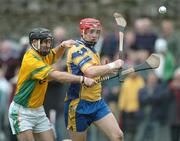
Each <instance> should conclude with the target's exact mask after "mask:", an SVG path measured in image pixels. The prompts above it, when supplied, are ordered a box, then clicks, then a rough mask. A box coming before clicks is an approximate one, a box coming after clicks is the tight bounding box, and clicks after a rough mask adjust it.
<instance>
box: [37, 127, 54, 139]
mask: <svg viewBox="0 0 180 141" xmlns="http://www.w3.org/2000/svg"><path fill="white" fill-rule="evenodd" d="M34 137H35V140H36V141H55V137H54V132H53V130H52V129H50V130H48V131H44V132H41V133H35V134H34Z"/></svg>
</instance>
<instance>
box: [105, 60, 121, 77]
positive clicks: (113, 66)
mask: <svg viewBox="0 0 180 141" xmlns="http://www.w3.org/2000/svg"><path fill="white" fill-rule="evenodd" d="M107 65H108V67H109V69H110V70H111V73H112V74H116V73H117V72H118V71H119V69H120V68H122V66H123V65H124V61H123V60H121V59H118V60H116V61H113V62H111V63H109V64H107Z"/></svg>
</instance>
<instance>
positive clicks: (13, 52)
mask: <svg viewBox="0 0 180 141" xmlns="http://www.w3.org/2000/svg"><path fill="white" fill-rule="evenodd" d="M19 52H20V49H19V45H18V44H17V43H16V42H14V41H11V40H4V41H2V43H1V46H0V65H2V66H5V67H6V69H7V70H6V73H5V77H6V78H7V80H10V79H11V78H12V77H13V76H14V73H15V70H16V67H17V66H18V63H19V62H18V57H19Z"/></svg>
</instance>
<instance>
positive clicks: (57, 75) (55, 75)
mask: <svg viewBox="0 0 180 141" xmlns="http://www.w3.org/2000/svg"><path fill="white" fill-rule="evenodd" d="M49 77H50V78H51V79H53V80H56V81H58V82H60V83H61V82H63V83H81V81H82V80H81V79H82V78H81V77H80V76H76V75H72V74H70V73H67V72H59V71H52V72H51V73H50V74H49Z"/></svg>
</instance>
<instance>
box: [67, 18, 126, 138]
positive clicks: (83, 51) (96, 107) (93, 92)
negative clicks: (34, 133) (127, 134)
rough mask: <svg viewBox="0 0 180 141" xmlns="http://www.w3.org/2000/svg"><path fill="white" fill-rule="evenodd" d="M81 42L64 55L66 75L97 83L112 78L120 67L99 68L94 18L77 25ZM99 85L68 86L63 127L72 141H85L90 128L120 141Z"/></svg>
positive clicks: (98, 29)
mask: <svg viewBox="0 0 180 141" xmlns="http://www.w3.org/2000/svg"><path fill="white" fill-rule="evenodd" d="M80 32H81V39H79V40H76V44H75V46H73V47H71V48H69V50H68V54H67V67H68V72H70V73H72V74H76V75H83V76H87V77H90V78H94V79H98V78H99V77H100V76H104V75H107V74H115V73H117V72H118V70H119V69H120V68H121V67H122V65H123V63H124V62H123V61H122V60H120V59H118V60H116V61H114V62H111V63H109V64H106V65H101V63H100V58H99V55H98V53H97V52H96V50H95V48H94V46H95V44H96V42H97V41H98V39H99V36H100V33H101V24H100V22H99V20H97V19H94V18H85V19H82V20H81V21H80ZM101 93H102V89H101V84H100V83H99V84H96V85H94V86H93V87H84V86H83V85H81V84H71V85H70V87H69V90H68V92H67V95H66V98H65V107H64V108H65V124H66V127H67V129H68V130H69V132H70V136H71V139H72V141H86V137H87V129H88V127H89V126H90V125H91V124H94V125H95V126H96V127H98V128H99V129H101V130H102V131H103V132H104V133H105V134H106V135H107V136H108V138H109V139H110V140H111V141H123V133H122V131H121V129H120V128H119V126H118V123H117V121H116V119H115V117H114V115H113V114H112V112H111V111H110V109H109V107H108V106H107V104H106V103H105V101H104V100H103V99H102V97H101Z"/></svg>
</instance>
